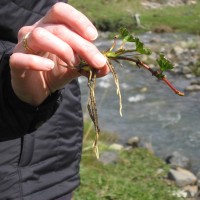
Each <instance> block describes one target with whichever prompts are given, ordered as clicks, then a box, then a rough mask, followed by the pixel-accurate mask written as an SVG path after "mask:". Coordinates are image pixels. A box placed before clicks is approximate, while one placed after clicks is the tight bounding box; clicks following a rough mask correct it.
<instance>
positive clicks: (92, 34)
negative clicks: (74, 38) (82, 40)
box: [86, 26, 98, 40]
mask: <svg viewBox="0 0 200 200" xmlns="http://www.w3.org/2000/svg"><path fill="white" fill-rule="evenodd" d="M86 35H87V37H89V39H90V40H95V39H96V38H97V37H98V33H97V31H96V30H95V29H94V28H93V27H91V26H89V27H88V28H87V29H86Z"/></svg>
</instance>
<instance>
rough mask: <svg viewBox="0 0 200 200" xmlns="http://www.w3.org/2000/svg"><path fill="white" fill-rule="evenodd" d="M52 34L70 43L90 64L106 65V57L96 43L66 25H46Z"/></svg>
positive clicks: (99, 66)
mask: <svg viewBox="0 0 200 200" xmlns="http://www.w3.org/2000/svg"><path fill="white" fill-rule="evenodd" d="M46 28H47V29H48V30H49V31H50V32H51V33H52V34H54V35H56V36H57V37H59V38H60V39H61V40H63V41H64V42H66V43H67V44H69V46H70V47H71V48H72V49H73V50H74V51H75V52H76V53H77V54H78V55H80V57H81V58H83V59H84V60H85V61H86V62H88V64H90V65H91V66H93V67H95V68H97V69H99V68H102V67H103V66H105V64H106V58H105V56H103V55H102V53H101V52H100V51H99V50H98V49H97V48H96V46H95V45H94V44H92V43H91V42H89V41H87V40H85V39H84V38H82V37H81V36H80V35H78V34H77V33H75V32H74V31H72V30H70V29H69V28H67V27H66V26H64V25H48V26H47V27H46Z"/></svg>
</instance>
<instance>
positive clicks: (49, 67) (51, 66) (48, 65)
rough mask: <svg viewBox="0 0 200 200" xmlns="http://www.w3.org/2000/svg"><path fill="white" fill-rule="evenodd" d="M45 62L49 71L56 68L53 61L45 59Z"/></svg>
mask: <svg viewBox="0 0 200 200" xmlns="http://www.w3.org/2000/svg"><path fill="white" fill-rule="evenodd" d="M43 62H44V66H45V67H46V68H47V69H53V68H54V67H55V63H54V62H53V61H52V60H49V59H45V60H44V61H43Z"/></svg>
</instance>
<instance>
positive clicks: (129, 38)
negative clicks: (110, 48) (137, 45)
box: [120, 28, 135, 42]
mask: <svg viewBox="0 0 200 200" xmlns="http://www.w3.org/2000/svg"><path fill="white" fill-rule="evenodd" d="M120 34H121V36H122V39H123V41H124V42H135V37H134V36H133V35H132V34H131V33H130V32H129V31H128V30H127V29H126V28H120Z"/></svg>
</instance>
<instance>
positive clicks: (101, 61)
mask: <svg viewBox="0 0 200 200" xmlns="http://www.w3.org/2000/svg"><path fill="white" fill-rule="evenodd" d="M94 62H95V64H96V66H97V67H99V68H100V67H103V66H104V65H105V64H106V58H105V56H103V55H102V54H101V53H97V54H96V55H95V56H94Z"/></svg>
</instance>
